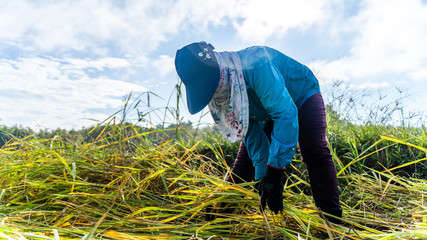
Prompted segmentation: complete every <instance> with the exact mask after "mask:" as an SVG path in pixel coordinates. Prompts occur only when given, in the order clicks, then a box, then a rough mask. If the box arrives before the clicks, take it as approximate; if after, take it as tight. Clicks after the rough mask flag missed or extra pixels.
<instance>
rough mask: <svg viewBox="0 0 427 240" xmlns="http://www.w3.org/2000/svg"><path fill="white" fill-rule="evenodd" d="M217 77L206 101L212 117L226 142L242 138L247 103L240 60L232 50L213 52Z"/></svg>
mask: <svg viewBox="0 0 427 240" xmlns="http://www.w3.org/2000/svg"><path fill="white" fill-rule="evenodd" d="M215 56H216V59H217V61H218V65H219V67H220V76H221V79H220V81H219V84H218V87H217V89H216V91H215V94H214V96H213V97H212V99H211V101H210V102H209V104H208V107H209V110H210V112H211V115H212V118H213V119H214V121H215V123H216V125H217V126H218V128H219V129H220V131H221V133H222V134H223V135H224V137H225V138H226V139H227V140H228V141H230V142H237V141H240V140H242V139H243V138H244V137H245V135H246V132H247V131H248V127H249V103H248V94H247V90H246V84H245V79H244V77H243V72H242V62H241V60H240V57H239V55H238V54H237V53H236V52H219V53H218V52H215Z"/></svg>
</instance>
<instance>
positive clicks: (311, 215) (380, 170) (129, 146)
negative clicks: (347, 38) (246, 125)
mask: <svg viewBox="0 0 427 240" xmlns="http://www.w3.org/2000/svg"><path fill="white" fill-rule="evenodd" d="M178 87H179V86H178ZM178 87H177V88H178ZM130 102H131V101H130V98H128V99H127V100H126V107H125V108H124V109H123V111H121V112H118V113H117V114H118V115H119V116H122V117H117V115H116V116H112V117H111V118H109V119H107V120H106V121H104V122H102V123H100V124H99V125H98V126H97V127H95V128H94V129H92V130H91V131H89V132H87V135H83V136H80V137H76V136H74V137H70V136H69V135H67V134H64V135H62V134H59V135H55V136H52V137H40V136H38V135H29V136H27V137H21V138H11V139H10V140H9V141H8V142H7V143H6V144H5V145H3V146H2V147H1V148H0V223H1V224H0V238H4V239H426V238H427V206H426V204H425V196H426V193H427V181H426V180H425V178H423V177H421V176H425V175H422V174H423V172H422V171H423V169H425V168H423V167H424V166H425V162H426V161H425V160H426V157H427V149H426V147H427V141H426V136H425V128H423V127H420V128H396V127H392V126H377V125H366V126H360V125H354V124H351V123H349V122H346V121H343V120H342V119H339V118H337V119H329V122H330V127H329V129H328V137H329V139H330V146H331V149H332V153H333V159H334V161H335V164H336V167H337V172H338V180H339V188H340V191H341V204H342V207H343V211H344V213H343V219H342V220H343V224H341V225H337V224H333V223H330V222H328V221H326V220H325V218H324V214H325V213H321V212H319V211H318V209H317V208H316V207H315V205H314V201H313V199H312V197H311V195H310V191H309V182H308V181H307V180H306V179H307V173H306V170H305V167H304V165H303V164H302V163H301V160H300V156H299V155H298V154H297V156H296V158H295V161H294V163H293V164H292V168H291V169H289V170H288V171H287V177H288V178H287V181H286V184H285V190H284V193H283V194H284V197H285V200H284V206H285V207H284V211H283V212H282V213H280V214H276V215H275V214H272V213H271V212H269V211H267V212H266V214H261V212H260V211H259V199H258V194H257V192H256V191H255V189H254V183H253V182H250V183H243V184H230V183H228V182H226V181H224V179H225V175H226V174H227V173H228V171H229V169H230V167H231V164H232V159H233V152H235V151H237V145H232V144H229V143H226V142H225V140H224V139H222V138H221V137H220V136H219V134H218V133H217V132H215V131H213V132H210V133H208V134H207V135H200V133H201V132H202V131H201V130H200V131H199V135H198V137H192V136H191V135H192V134H194V131H193V130H194V129H189V128H187V127H186V125H185V124H182V123H180V122H179V119H180V117H179V116H180V115H179V112H174V114H175V115H174V116H175V119H178V123H177V124H176V125H172V126H171V128H170V129H164V128H163V127H161V126H151V127H144V128H142V127H140V126H138V125H137V124H130V123H126V121H125V117H124V116H126V115H128V114H129V112H128V109H129V108H134V107H135V106H136V105H138V104H139V102H138V101H137V102H133V103H130ZM168 111H171V110H170V109H169V110H168ZM177 111H179V110H177ZM137 115H138V118H139V117H141V116H143V115H144V114H142V113H140V112H138V113H137ZM329 115H331V114H329ZM144 117H146V115H144ZM141 119H142V118H141ZM144 121H146V119H144ZM369 129H371V130H369ZM187 132H191V133H189V134H186V133H187ZM95 133H96V134H95ZM88 136H90V137H88ZM200 136H201V137H200ZM370 138H373V139H370ZM402 153H404V154H402ZM400 155H404V156H400ZM395 158H399V160H398V161H399V162H400V161H402V162H401V163H400V164H396V161H395V160H394V159H395ZM387 161H389V163H387ZM413 166H417V169H416V174H409V173H410V171H412V170H411V169H409V170H408V169H407V168H411V167H413ZM401 170H404V171H401ZM223 203H229V204H232V205H233V206H234V207H235V211H234V212H232V213H228V214H226V213H221V212H219V211H215V209H216V208H218V207H219V206H220V205H221V204H223ZM207 208H211V209H214V211H213V212H210V213H209V214H213V215H216V218H215V220H213V221H206V220H205V216H206V214H207V213H206V209H207Z"/></svg>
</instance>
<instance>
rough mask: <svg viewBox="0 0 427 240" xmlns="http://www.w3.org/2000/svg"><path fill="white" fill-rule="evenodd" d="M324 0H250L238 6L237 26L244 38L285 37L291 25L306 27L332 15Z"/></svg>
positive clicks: (254, 40)
mask: <svg viewBox="0 0 427 240" xmlns="http://www.w3.org/2000/svg"><path fill="white" fill-rule="evenodd" d="M328 2H329V1H325V0H300V1H292V0H290V1H283V0H264V1H258V0H251V1H246V2H245V3H244V4H242V5H241V6H239V7H238V8H237V9H236V11H237V12H239V14H238V16H237V18H238V19H241V20H236V21H235V23H234V25H235V28H236V30H237V32H238V34H239V37H240V38H241V39H243V40H245V41H253V42H261V43H262V42H264V41H265V40H266V39H267V38H269V37H271V36H273V35H275V36H278V37H281V36H283V35H284V34H285V33H286V32H287V31H288V30H289V29H290V28H306V27H309V26H311V25H312V24H314V23H318V22H319V21H322V20H324V19H326V18H327V16H328V15H329V14H328V12H329V3H328Z"/></svg>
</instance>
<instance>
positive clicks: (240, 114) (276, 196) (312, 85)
mask: <svg viewBox="0 0 427 240" xmlns="http://www.w3.org/2000/svg"><path fill="white" fill-rule="evenodd" d="M175 67H176V71H177V73H178V75H179V77H180V79H181V80H182V82H183V83H184V85H185V89H186V94H187V105H188V109H189V111H190V113H191V114H195V113H197V112H200V111H201V110H202V109H203V108H204V107H206V106H208V107H209V110H210V112H211V115H212V117H213V119H214V121H215V123H216V124H217V126H218V128H219V129H220V130H221V132H222V134H223V135H224V136H225V137H226V138H227V140H229V141H232V142H236V141H241V140H243V141H242V142H241V144H240V148H239V152H238V155H237V157H236V160H235V162H234V165H233V167H232V170H231V175H229V176H228V178H227V181H229V182H235V183H241V182H243V181H246V182H247V181H252V180H254V179H255V181H258V180H261V181H260V182H259V183H258V191H259V194H260V197H261V210H263V209H265V207H266V204H268V207H269V208H270V209H271V210H272V211H273V212H275V213H277V212H278V211H281V210H283V183H282V176H283V175H284V171H285V169H286V168H287V167H288V166H289V165H290V163H291V161H292V158H293V157H294V154H295V150H296V147H297V146H296V145H297V142H298V143H299V147H300V151H301V154H302V159H303V162H304V163H305V164H306V165H307V169H308V173H309V178H310V184H311V190H312V194H313V197H314V200H315V202H316V205H317V207H318V208H320V209H321V210H322V211H323V212H326V213H329V214H331V215H334V216H337V217H341V215H342V210H341V207H340V203H339V191H338V187H337V174H336V170H335V166H334V163H333V161H332V156H331V154H330V150H329V147H328V142H327V139H326V118H325V106H324V103H323V99H322V95H321V93H320V90H319V83H318V81H317V79H316V77H315V76H314V75H313V73H312V72H311V71H310V69H308V68H307V67H306V66H305V65H303V64H301V63H299V62H297V61H295V60H293V59H292V58H290V57H288V56H286V55H284V54H283V53H281V52H279V51H277V50H275V49H272V48H269V47H261V46H255V47H249V48H246V49H244V50H241V51H236V52H217V51H214V47H213V46H212V45H211V44H209V43H206V42H196V43H192V44H189V45H187V46H185V47H183V48H182V49H179V50H178V51H177V52H176V56H175ZM330 220H331V221H335V220H336V221H335V222H339V221H338V220H337V219H335V218H330Z"/></svg>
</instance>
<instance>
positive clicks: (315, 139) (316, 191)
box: [227, 93, 342, 217]
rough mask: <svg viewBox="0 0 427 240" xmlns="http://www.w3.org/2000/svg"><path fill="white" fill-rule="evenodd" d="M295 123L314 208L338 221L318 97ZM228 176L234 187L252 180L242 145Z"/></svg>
mask: <svg viewBox="0 0 427 240" xmlns="http://www.w3.org/2000/svg"><path fill="white" fill-rule="evenodd" d="M298 120H299V146H300V151H301V155H302V157H303V161H304V163H305V164H306V165H307V169H308V174H309V179H310V185H311V190H312V193H313V198H314V200H315V202H316V205H317V206H318V207H319V208H320V209H321V210H322V211H325V212H327V213H330V214H333V215H335V216H339V217H341V214H342V213H341V212H342V210H341V207H340V204H339V191H338V186H337V176H336V170H335V165H334V162H333V161H332V156H331V154H330V150H329V147H328V141H327V139H326V114H325V105H324V103H323V98H322V95H321V94H320V93H317V94H315V95H313V96H311V97H310V98H309V99H307V100H306V102H305V103H304V104H303V105H302V106H301V107H300V108H299V109H298ZM272 130H273V122H272V121H271V122H270V123H268V124H267V125H266V126H265V128H264V132H265V133H266V134H267V136H270V134H271V132H272ZM231 172H232V175H233V178H231V177H230V176H228V178H227V181H229V182H233V181H232V180H234V182H235V183H241V182H243V181H252V180H253V177H254V174H255V170H254V167H253V165H252V160H251V159H250V158H249V156H248V152H247V150H246V146H245V144H244V143H243V142H242V143H241V144H240V148H239V153H238V154H237V158H236V160H235V162H234V165H233V168H232V169H231ZM242 180H243V181H242Z"/></svg>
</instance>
